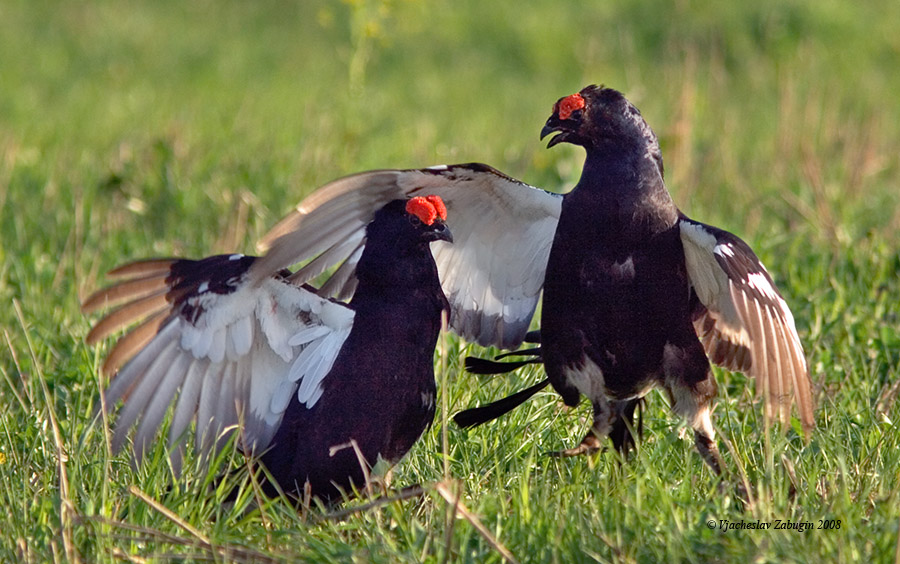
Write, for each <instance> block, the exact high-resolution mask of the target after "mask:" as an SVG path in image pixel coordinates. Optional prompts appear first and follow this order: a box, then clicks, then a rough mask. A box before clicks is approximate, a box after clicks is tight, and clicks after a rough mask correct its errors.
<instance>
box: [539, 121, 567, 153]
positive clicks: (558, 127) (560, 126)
mask: <svg viewBox="0 0 900 564" xmlns="http://www.w3.org/2000/svg"><path fill="white" fill-rule="evenodd" d="M556 132H559V135H557V136H556V137H554V138H553V139H551V140H550V142H549V143H547V148H548V149H549V148H550V147H552V146H554V145H556V144H557V143H562V142H563V141H566V140H567V138H568V133H569V130H568V128H567V127H566V126H565V124H564V123H563V121H562V120H561V119H559V118H558V117H557V116H556V114H554V115H552V116H550V118H549V119H547V123H545V124H544V128H543V129H541V140H543V139H544V137H546V136H548V135H550V134H551V133H556Z"/></svg>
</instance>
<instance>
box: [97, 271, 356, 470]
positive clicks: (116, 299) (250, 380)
mask: <svg viewBox="0 0 900 564" xmlns="http://www.w3.org/2000/svg"><path fill="white" fill-rule="evenodd" d="M256 260H257V259H255V258H254V257H246V256H243V255H230V256H229V255H220V256H214V257H209V258H206V259H203V260H199V261H192V260H177V259H160V260H150V261H142V262H136V263H132V264H129V265H126V266H123V267H120V268H118V269H116V270H114V271H112V272H111V273H110V276H112V277H115V278H120V279H121V281H120V282H119V283H117V284H115V285H113V286H110V287H108V288H104V289H102V290H100V291H98V292H96V293H95V294H93V295H92V296H90V297H89V298H88V299H87V300H86V301H85V303H84V304H83V306H82V309H83V310H84V311H85V312H86V313H89V312H92V311H95V310H97V309H100V308H105V307H110V306H115V305H118V304H124V305H121V306H120V307H118V308H117V309H115V310H114V311H112V312H111V313H109V314H108V315H107V316H106V317H105V318H103V319H101V320H100V321H99V322H98V323H97V324H96V325H95V326H94V328H93V329H92V330H91V332H90V334H89V335H88V337H87V339H86V340H87V342H88V343H89V344H94V343H96V342H98V341H100V340H102V339H104V338H105V337H107V336H108V335H110V334H112V333H114V332H116V331H118V330H119V329H122V328H125V327H128V326H131V325H133V324H135V323H138V322H140V323H139V324H138V325H137V326H136V327H135V328H133V329H132V330H131V331H130V332H129V333H127V334H125V335H124V336H123V337H121V338H120V339H119V341H118V342H117V343H116V345H115V347H113V349H112V350H111V351H110V353H109V355H108V357H107V359H106V362H105V364H104V366H103V370H104V372H106V373H107V374H115V377H114V378H113V379H112V381H111V383H110V385H109V387H108V388H107V390H106V391H105V394H104V395H105V405H106V407H107V409H112V408H114V406H115V405H116V404H117V402H118V401H119V400H120V399H122V400H124V401H123V405H122V407H121V409H120V410H119V414H118V418H117V420H116V429H115V434H114V436H113V447H114V448H115V449H116V450H118V449H120V448H121V446H122V445H123V444H124V442H125V440H126V438H127V435H128V431H129V430H130V428H131V427H132V426H134V425H135V424H137V431H136V433H135V436H134V450H135V454H136V456H137V458H138V459H140V457H141V455H142V453H143V451H144V450H145V449H146V447H147V445H148V444H149V442H150V440H151V439H152V438H153V437H154V436H155V434H156V432H157V430H158V429H159V427H160V426H161V424H162V422H163V419H164V417H165V414H166V412H167V411H168V410H169V408H170V407H171V406H172V405H174V413H173V416H172V422H171V425H170V427H169V432H168V438H169V445H170V446H173V445H174V444H176V443H177V442H178V441H179V439H180V438H181V437H182V436H183V435H184V433H185V431H186V430H187V429H188V427H189V426H190V423H191V421H192V420H196V429H195V433H196V435H195V440H196V445H197V448H198V451H200V452H204V453H206V452H208V451H209V449H210V448H211V447H212V446H214V445H216V444H218V441H222V440H224V439H225V438H227V436H228V433H229V432H230V431H231V430H233V429H235V428H237V427H238V426H239V427H240V444H241V446H242V448H244V449H245V450H247V451H250V450H253V449H257V450H261V449H264V448H265V447H266V446H267V445H268V444H269V442H270V441H271V439H272V437H273V436H274V434H275V431H276V430H277V428H278V425H279V424H280V422H281V418H282V416H283V415H284V412H285V410H286V409H287V406H288V403H289V402H290V399H291V398H292V397H293V394H294V393H297V397H298V399H299V400H300V402H302V403H304V404H306V406H307V407H312V406H313V405H314V404H315V403H316V401H317V400H318V399H319V397H320V396H321V394H322V381H323V379H324V378H325V377H326V375H327V374H328V372H329V371H330V370H331V367H332V365H333V363H334V360H335V358H336V357H337V354H338V351H340V348H341V345H342V344H343V342H344V340H345V339H346V338H347V335H348V334H349V332H350V327H351V325H352V323H353V318H354V314H353V311H352V310H350V309H349V308H348V307H346V306H345V305H343V304H340V303H335V302H332V301H329V300H326V299H324V298H321V297H319V296H318V295H316V294H315V293H313V292H311V291H309V290H307V289H306V288H302V287H298V286H296V285H293V284H291V283H290V282H289V281H288V280H287V279H286V278H284V277H282V276H268V277H266V278H264V279H263V280H261V281H260V282H259V283H258V284H255V285H251V284H249V283H248V271H249V268H250V267H251V265H252V264H253V263H254V262H255V261H256ZM180 462H181V460H180V452H179V451H173V465H174V466H175V467H176V469H177V468H178V467H179V466H180Z"/></svg>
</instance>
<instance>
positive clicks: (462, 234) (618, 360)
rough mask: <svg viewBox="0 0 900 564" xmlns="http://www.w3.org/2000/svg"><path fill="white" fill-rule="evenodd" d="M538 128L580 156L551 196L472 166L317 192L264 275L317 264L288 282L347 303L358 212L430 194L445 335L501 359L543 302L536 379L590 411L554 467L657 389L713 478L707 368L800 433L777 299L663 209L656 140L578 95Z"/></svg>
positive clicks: (272, 240) (793, 362)
mask: <svg viewBox="0 0 900 564" xmlns="http://www.w3.org/2000/svg"><path fill="white" fill-rule="evenodd" d="M551 133H556V136H555V137H553V138H552V140H551V141H550V143H549V146H551V147H552V146H554V145H556V144H559V143H562V142H566V143H572V144H576V145H580V146H582V147H584V149H585V150H586V153H587V158H586V160H585V163H584V170H583V173H582V177H581V180H580V181H579V182H578V185H577V186H576V187H575V188H574V189H572V191H570V192H569V193H567V194H565V195H564V196H560V195H557V194H552V193H549V192H545V191H543V190H539V189H536V188H533V187H531V186H528V185H526V184H523V183H521V182H519V181H517V180H515V179H513V178H510V177H508V176H506V175H504V174H502V173H500V172H498V171H496V170H495V169H493V168H491V167H489V166H486V165H482V164H464V165H452V166H438V167H431V168H427V169H417V170H381V171H372V172H366V173H361V174H357V175H354V176H350V177H347V178H343V179H339V180H336V181H334V182H332V183H330V184H328V185H326V186H324V187H322V188H320V189H319V190H318V191H316V192H315V193H314V194H313V195H311V196H310V197H309V198H307V199H306V200H305V201H303V202H301V204H300V205H299V206H298V208H297V211H296V212H295V213H294V214H293V215H292V216H290V217H288V218H286V219H285V220H284V221H283V222H282V223H281V224H280V225H278V226H276V228H275V229H274V230H273V231H272V233H271V234H270V237H268V238H267V239H266V240H265V241H264V243H265V244H266V245H267V247H270V251H269V253H268V254H267V255H266V257H265V258H264V259H263V262H264V263H265V266H266V268H265V269H266V270H268V271H272V270H277V269H278V268H281V267H283V266H286V265H290V264H293V263H294V262H296V260H297V257H298V256H306V255H308V254H309V253H310V252H316V253H319V252H324V254H323V255H322V256H326V255H327V259H325V260H323V263H322V264H316V265H314V267H310V268H309V270H308V271H306V272H304V270H301V271H298V273H297V276H298V279H299V280H301V281H302V280H304V279H306V278H308V277H310V276H313V275H315V274H317V273H318V272H320V271H321V269H322V268H324V267H326V266H327V265H330V264H338V263H341V267H340V269H339V270H338V273H337V275H336V276H335V278H333V279H332V281H330V282H329V283H328V284H326V286H327V287H328V289H329V292H331V293H335V294H337V295H340V294H341V293H342V292H349V291H352V288H353V268H354V264H355V260H354V253H355V252H356V251H355V249H356V248H357V245H359V244H360V243H361V241H362V240H363V234H362V225H364V224H365V222H366V221H368V219H369V218H371V217H372V214H373V213H374V210H376V209H377V208H378V206H380V205H382V203H383V202H386V201H389V200H391V199H394V198H399V197H403V196H411V195H416V194H419V193H422V192H427V193H434V194H438V195H440V196H441V197H442V198H443V199H444V201H445V202H446V204H447V208H448V213H449V214H450V218H451V219H450V223H449V224H450V227H451V229H452V230H453V232H454V234H455V243H454V245H452V246H450V245H444V244H440V243H438V244H436V245H435V247H434V256H435V261H436V263H437V266H438V271H439V274H440V279H441V284H442V286H443V288H444V293H445V294H446V296H447V298H448V300H449V302H450V308H451V317H450V325H451V327H452V328H453V329H454V330H455V331H457V332H458V333H459V334H461V335H462V336H464V337H466V338H468V339H470V340H474V341H477V342H478V343H480V344H482V345H489V344H493V345H498V346H501V347H504V348H512V347H514V346H516V345H518V344H520V343H521V342H522V341H523V339H524V338H525V335H526V332H527V331H528V327H529V324H530V322H531V318H532V316H533V314H534V311H535V307H536V305H537V301H538V298H539V297H540V294H541V291H542V290H543V292H544V302H543V308H542V316H541V351H540V354H541V358H542V359H543V362H544V365H545V367H546V371H547V374H548V376H549V381H550V383H552V384H553V387H554V388H555V389H556V390H557V392H558V393H559V394H560V395H561V396H562V398H563V400H564V401H565V402H566V403H567V404H569V405H575V404H577V403H578V401H579V398H580V396H581V395H585V396H587V397H588V399H589V400H590V401H591V403H592V405H593V408H594V420H593V425H592V427H591V431H590V432H589V433H588V435H587V436H586V437H585V439H584V441H583V442H582V444H581V445H579V446H578V447H576V448H573V449H569V450H566V451H563V452H562V453H561V454H566V455H574V454H579V453H585V452H591V451H593V450H595V449H597V448H598V447H599V445H600V440H601V439H602V438H603V437H606V436H612V437H614V438H615V441H616V446H618V447H620V448H621V447H624V446H627V443H629V442H630V440H631V438H630V435H629V433H628V432H627V428H628V421H629V419H630V418H631V417H632V414H633V413H634V409H635V407H636V404H637V402H638V401H639V400H640V398H642V397H643V396H644V395H645V394H646V393H647V392H648V391H649V390H650V389H652V388H653V387H661V388H663V389H664V390H666V392H667V393H668V395H669V397H670V400H671V407H672V409H673V410H674V411H675V412H676V413H678V414H680V415H682V416H683V417H685V418H686V419H687V421H688V423H689V424H690V425H691V427H692V428H693V429H694V432H695V439H696V445H697V448H698V450H699V451H700V453H701V454H702V455H703V458H704V460H705V461H706V462H707V463H708V464H709V465H710V467H711V468H712V469H713V470H714V471H715V472H716V473H719V472H720V471H721V462H720V457H719V453H718V448H717V446H716V443H715V441H714V438H715V435H714V430H713V425H712V421H711V419H710V408H711V403H712V400H713V398H714V396H715V394H716V383H715V380H714V379H713V375H712V372H711V370H710V360H712V362H714V363H716V364H719V365H721V366H724V367H726V368H728V369H731V370H739V371H742V372H745V373H747V374H749V375H751V376H754V377H755V378H756V379H757V381H758V382H757V387H758V391H759V393H760V394H761V395H762V396H763V397H764V398H765V414H766V417H767V420H772V419H776V420H778V421H780V422H781V423H782V424H783V425H785V426H787V423H788V422H789V419H790V413H791V398H793V400H794V402H795V403H796V404H797V407H798V411H799V418H800V422H801V424H802V426H803V428H804V431H805V433H807V434H808V433H809V431H810V430H811V429H812V428H813V426H814V424H815V422H814V417H813V398H812V392H811V389H810V381H809V374H808V371H807V366H806V360H805V358H804V354H803V349H802V346H801V344H800V339H799V337H798V334H797V331H796V328H795V326H794V319H793V316H792V315H791V312H790V310H789V309H788V306H787V304H786V303H785V301H784V299H783V298H782V297H781V295H780V294H779V292H778V291H777V290H776V289H775V286H774V283H773V282H772V278H771V277H770V276H769V274H768V272H767V271H766V269H765V268H764V267H763V265H762V264H761V263H760V261H759V259H758V258H757V257H756V255H755V254H754V253H753V251H752V250H751V249H750V248H749V247H748V246H747V245H746V243H744V242H743V241H741V240H740V239H739V238H737V237H736V236H734V235H732V234H730V233H728V232H726V231H723V230H721V229H717V228H715V227H712V226H709V225H705V224H702V223H699V222H697V221H694V220H692V219H689V218H688V217H686V216H685V215H684V214H682V213H681V212H680V211H679V210H678V208H677V207H676V206H675V204H674V202H673V201H672V198H671V196H670V195H669V193H668V191H667V189H666V186H665V183H664V181H663V164H662V155H661V152H660V148H659V144H658V142H657V138H656V135H655V134H654V133H653V131H652V130H651V129H650V127H649V126H648V125H647V123H646V122H645V121H644V119H643V118H642V117H641V114H640V112H639V111H638V110H637V108H635V107H634V106H633V105H632V104H631V103H630V102H628V100H626V99H625V97H624V96H623V95H622V94H621V93H620V92H618V91H616V90H613V89H611V88H603V87H597V86H588V87H586V88H584V89H582V90H581V91H580V92H578V93H576V94H573V95H571V96H566V97H565V98H562V99H560V100H559V101H558V102H557V103H556V105H555V106H554V108H553V114H552V115H551V117H550V118H549V119H548V120H547V123H546V125H545V126H544V129H543V131H542V133H541V137H542V138H543V137H544V136H546V135H549V134H551ZM348 257H349V258H348ZM344 259H347V260H344ZM538 386H540V385H538ZM534 388H535V389H536V388H537V386H536V387H534Z"/></svg>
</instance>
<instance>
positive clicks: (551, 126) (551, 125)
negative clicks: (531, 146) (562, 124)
mask: <svg viewBox="0 0 900 564" xmlns="http://www.w3.org/2000/svg"><path fill="white" fill-rule="evenodd" d="M555 131H559V120H558V119H556V118H554V117H552V116H551V117H550V119H548V120H547V123H546V124H544V129H542V130H541V141H543V140H544V137H546V136H548V135H550V134H551V133H553V132H555Z"/></svg>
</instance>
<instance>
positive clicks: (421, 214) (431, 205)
mask: <svg viewBox="0 0 900 564" xmlns="http://www.w3.org/2000/svg"><path fill="white" fill-rule="evenodd" d="M406 213H409V214H412V215H414V216H416V217H418V218H419V220H421V222H422V223H424V224H425V225H431V224H432V223H434V220H435V219H437V218H438V217H440V218H441V219H447V208H446V206H444V201H443V200H441V199H440V197H438V196H434V195H432V196H425V197H424V198H423V197H422V196H416V197H415V198H411V199H410V200H409V201H408V202H406Z"/></svg>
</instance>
